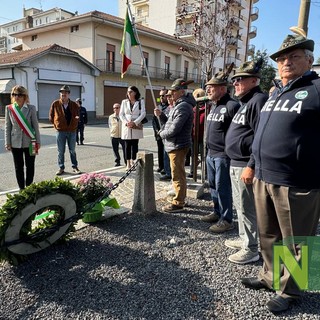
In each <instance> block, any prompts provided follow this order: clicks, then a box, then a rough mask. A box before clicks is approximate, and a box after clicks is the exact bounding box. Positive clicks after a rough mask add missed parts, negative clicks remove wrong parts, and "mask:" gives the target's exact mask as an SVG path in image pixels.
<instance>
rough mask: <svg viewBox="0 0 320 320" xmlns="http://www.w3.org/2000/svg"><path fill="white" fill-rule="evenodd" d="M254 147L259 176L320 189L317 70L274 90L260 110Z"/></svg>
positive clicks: (271, 180)
mask: <svg viewBox="0 0 320 320" xmlns="http://www.w3.org/2000/svg"><path fill="white" fill-rule="evenodd" d="M252 149H253V155H254V158H255V162H256V177H257V178H258V179H260V180H263V181H265V182H267V183H271V184H275V185H281V186H288V187H296V188H304V189H314V188H316V189H319V188H320V163H319V161H320V79H319V76H318V75H317V74H316V73H315V72H313V71H312V72H308V73H306V74H305V75H303V76H301V77H299V78H298V79H296V80H294V81H292V83H290V84H289V85H288V86H286V87H285V88H284V89H283V90H282V92H281V91H280V90H279V89H276V90H275V91H274V92H273V94H272V96H271V97H270V98H269V99H268V101H267V102H266V104H265V106H264V107H263V109H262V111H261V115H260V123H259V126H258V128H257V132H256V136H255V139H254V142H253V148H252Z"/></svg>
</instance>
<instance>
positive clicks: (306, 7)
mask: <svg viewBox="0 0 320 320" xmlns="http://www.w3.org/2000/svg"><path fill="white" fill-rule="evenodd" d="M310 2H311V1H310V0H301V2H300V11H299V20H298V27H299V28H301V29H303V30H304V31H305V32H306V35H307V34H308V21H309V12H310Z"/></svg>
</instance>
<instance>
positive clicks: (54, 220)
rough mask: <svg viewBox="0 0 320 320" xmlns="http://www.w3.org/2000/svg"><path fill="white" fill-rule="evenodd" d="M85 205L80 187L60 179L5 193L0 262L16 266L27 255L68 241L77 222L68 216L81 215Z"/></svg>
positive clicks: (0, 217)
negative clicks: (57, 242)
mask: <svg viewBox="0 0 320 320" xmlns="http://www.w3.org/2000/svg"><path fill="white" fill-rule="evenodd" d="M84 206H85V198H84V197H83V195H82V193H81V192H79V186H77V185H76V184H73V183H71V182H70V181H67V180H62V179H61V178H56V179H55V180H50V181H42V182H40V183H37V184H32V185H30V186H29V187H27V188H26V189H24V190H22V191H20V192H19V193H18V194H14V195H11V194H8V195H7V201H6V203H5V204H4V205H3V206H2V207H1V208H0V261H2V260H7V261H8V262H9V263H11V264H18V263H19V262H21V261H23V260H25V258H26V256H25V255H26V254H31V253H34V252H37V251H40V250H42V249H44V248H46V247H48V246H50V245H51V244H52V243H54V242H56V241H58V240H66V239H68V237H69V233H70V232H71V231H73V230H74V222H76V221H77V220H74V221H73V220H72V219H70V217H72V216H74V215H76V213H78V212H82V211H83V208H84ZM68 219H70V222H68V223H65V221H68ZM41 231H43V233H42V232H41Z"/></svg>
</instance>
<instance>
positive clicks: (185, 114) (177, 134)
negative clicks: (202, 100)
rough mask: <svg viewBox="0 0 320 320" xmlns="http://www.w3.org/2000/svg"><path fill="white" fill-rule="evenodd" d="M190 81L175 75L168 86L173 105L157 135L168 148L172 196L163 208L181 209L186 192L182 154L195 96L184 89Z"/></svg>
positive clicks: (185, 150)
mask: <svg viewBox="0 0 320 320" xmlns="http://www.w3.org/2000/svg"><path fill="white" fill-rule="evenodd" d="M192 82H193V81H186V80H184V79H177V80H175V81H174V82H173V84H172V86H171V87H170V90H171V94H172V98H173V102H174V107H173V109H172V111H171V112H170V114H169V117H168V120H167V122H166V124H165V126H164V128H163V129H161V130H160V132H159V135H160V137H161V138H162V139H163V140H164V148H165V151H166V152H168V155H169V159H170V167H171V176H172V185H173V188H174V190H175V196H174V197H173V199H172V202H171V203H170V204H169V205H166V206H164V207H163V208H162V211H164V212H168V213H170V212H178V211H181V210H183V207H184V205H185V198H186V195H187V179H186V171H185V158H186V155H187V153H188V151H189V149H190V146H191V132H192V123H193V107H194V106H195V105H196V100H195V99H194V97H193V96H192V94H190V93H187V91H186V90H187V88H188V84H189V83H192Z"/></svg>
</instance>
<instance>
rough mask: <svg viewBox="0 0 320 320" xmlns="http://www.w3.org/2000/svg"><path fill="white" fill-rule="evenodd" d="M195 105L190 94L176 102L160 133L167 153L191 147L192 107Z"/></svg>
mask: <svg viewBox="0 0 320 320" xmlns="http://www.w3.org/2000/svg"><path fill="white" fill-rule="evenodd" d="M195 105H196V100H195V99H194V97H193V96H192V94H190V93H188V94H186V95H185V96H182V97H181V98H179V99H178V100H177V101H176V103H175V106H174V107H173V109H172V111H171V112H170V114H169V117H168V121H167V122H166V124H165V126H164V128H163V130H161V131H160V136H161V138H162V139H163V140H164V141H163V142H164V148H165V150H166V151H167V152H170V151H173V150H178V149H182V148H187V147H190V146H191V132H192V124H193V107H194V106H195Z"/></svg>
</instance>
